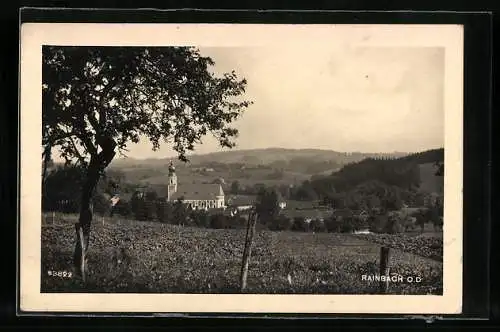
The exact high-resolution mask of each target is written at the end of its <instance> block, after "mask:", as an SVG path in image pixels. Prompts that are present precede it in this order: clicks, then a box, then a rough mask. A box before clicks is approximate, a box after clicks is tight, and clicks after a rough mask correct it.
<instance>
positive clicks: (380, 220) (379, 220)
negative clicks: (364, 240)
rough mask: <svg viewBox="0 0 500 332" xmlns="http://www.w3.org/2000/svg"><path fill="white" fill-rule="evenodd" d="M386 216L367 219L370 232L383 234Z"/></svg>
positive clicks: (377, 215) (374, 216) (378, 215)
mask: <svg viewBox="0 0 500 332" xmlns="http://www.w3.org/2000/svg"><path fill="white" fill-rule="evenodd" d="M387 220H388V216H387V215H386V214H376V215H373V216H370V218H368V224H369V227H370V232H372V233H383V232H384V227H385V225H386V224H387Z"/></svg>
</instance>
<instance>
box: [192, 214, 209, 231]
mask: <svg viewBox="0 0 500 332" xmlns="http://www.w3.org/2000/svg"><path fill="white" fill-rule="evenodd" d="M190 218H191V220H192V223H193V224H194V226H198V227H206V228H208V227H210V226H211V225H210V215H209V214H208V213H207V212H206V211H193V212H191V215H190Z"/></svg>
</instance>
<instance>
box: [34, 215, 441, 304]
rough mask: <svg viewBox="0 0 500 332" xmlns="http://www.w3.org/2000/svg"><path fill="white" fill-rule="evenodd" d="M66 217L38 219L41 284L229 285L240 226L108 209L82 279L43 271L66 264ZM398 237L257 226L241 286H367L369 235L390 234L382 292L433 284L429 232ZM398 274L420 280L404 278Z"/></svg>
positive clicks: (69, 228) (436, 275)
mask: <svg viewBox="0 0 500 332" xmlns="http://www.w3.org/2000/svg"><path fill="white" fill-rule="evenodd" d="M75 221H76V216H72V215H57V216H56V217H55V219H54V220H51V219H50V218H49V220H48V221H43V222H42V251H41V254H42V262H41V276H42V277H41V290H42V292H119V293H130V292H134V293H239V274H240V268H241V258H242V252H243V247H244V238H245V230H244V229H231V230H215V229H203V228H191V227H181V226H174V225H167V224H159V223H148V222H137V221H128V220H117V219H114V220H110V219H109V218H107V219H106V220H105V222H104V223H103V222H102V220H101V219H100V218H96V219H95V221H94V224H93V228H92V235H91V243H90V248H89V269H90V270H89V280H88V281H87V284H86V285H85V286H83V285H82V283H81V281H80V280H79V278H77V277H71V278H69V277H66V278H65V277H60V276H54V275H49V273H53V272H56V274H57V272H58V271H71V258H72V252H73V248H74V241H75V234H74V227H73V224H74V222H75ZM53 222H54V223H53ZM401 241H409V240H408V239H406V238H405V237H402V236H399V237H398V236H395V237H393V238H391V236H389V235H385V236H379V235H372V234H368V235H351V234H333V233H316V234H313V233H296V232H271V231H258V232H257V233H256V237H255V240H254V247H253V250H252V257H251V261H250V267H249V276H248V289H247V292H248V293H259V294H273V293H275V294H276V293H278V294H306V293H313V294H371V293H376V291H377V284H376V283H375V282H371V281H366V280H362V275H370V274H377V273H378V264H379V263H378V260H379V251H380V244H378V243H385V244H387V243H389V244H391V243H392V244H393V243H399V248H398V249H393V250H391V258H390V259H391V260H390V266H391V273H397V274H399V275H402V276H403V277H404V278H405V281H404V282H398V283H391V284H390V285H389V293H391V294H422V295H423V294H442V289H443V287H442V275H443V271H442V259H439V248H436V246H435V245H436V243H439V240H436V239H434V237H432V236H426V237H425V238H422V239H420V240H418V241H417V240H414V241H413V242H411V241H410V242H408V243H409V244H408V245H404V244H401ZM429 241H430V242H429ZM377 242H378V243H377ZM412 243H413V244H412ZM427 243H430V245H427ZM426 246H428V248H427V249H426ZM438 247H439V245H438ZM399 249H404V250H409V251H413V252H414V253H418V254H420V253H424V255H425V256H427V257H422V256H419V255H416V254H414V253H409V252H405V251H403V250H399ZM441 250H442V241H441ZM429 251H432V252H433V254H432V255H431V254H428V253H429ZM425 253H427V254H425ZM429 257H431V258H429ZM288 276H290V277H288ZM408 276H412V277H417V276H418V277H421V278H422V281H421V282H420V283H415V282H413V283H409V282H406V277H408Z"/></svg>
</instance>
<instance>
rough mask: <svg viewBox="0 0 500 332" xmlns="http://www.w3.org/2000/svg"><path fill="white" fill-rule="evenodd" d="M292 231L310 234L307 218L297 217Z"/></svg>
mask: <svg viewBox="0 0 500 332" xmlns="http://www.w3.org/2000/svg"><path fill="white" fill-rule="evenodd" d="M292 230H293V231H296V232H309V223H307V222H306V220H305V218H302V217H295V218H294V219H293V225H292Z"/></svg>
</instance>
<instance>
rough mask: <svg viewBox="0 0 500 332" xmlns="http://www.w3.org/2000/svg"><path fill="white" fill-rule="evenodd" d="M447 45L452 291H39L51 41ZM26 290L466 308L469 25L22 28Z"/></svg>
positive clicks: (117, 305) (55, 306) (233, 309)
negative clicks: (46, 55) (46, 56)
mask: <svg viewBox="0 0 500 332" xmlns="http://www.w3.org/2000/svg"><path fill="white" fill-rule="evenodd" d="M325 42H327V43H337V44H338V45H339V47H344V46H346V45H353V46H407V47H408V46H409V47H411V46H415V47H422V46H429V47H444V48H445V80H444V93H445V96H444V104H445V122H444V123H445V128H444V129H445V150H444V151H445V202H444V208H445V209H444V235H443V241H444V245H443V247H444V248H443V250H444V254H443V255H444V256H443V285H444V287H443V295H442V296H434V295H423V296H416V295H415V296H413V295H411V296H410V295H247V294H241V295H215V294H210V295H194V294H193V295H185V294H145V295H143V294H81V293H80V294H69V293H65V294H53V293H50V294H47V293H41V292H40V273H41V272H40V264H41V261H40V238H41V237H40V232H41V200H40V197H41V183H40V174H41V162H40V151H41V146H40V142H41V123H42V116H41V114H42V93H41V86H42V84H41V82H42V70H41V69H42V65H41V62H42V45H44V44H52V45H75V46H78V45H81V46H83V45H88V46H97V45H114V46H174V45H179V46H186V45H193V46H199V47H202V46H219V47H224V46H227V47H235V46H259V45H268V44H271V43H272V44H274V45H279V44H280V43H281V44H290V43H293V44H295V43H301V44H303V45H304V47H306V45H312V44H316V45H321V43H325ZM20 63H21V68H20V70H21V74H20V78H21V84H20V87H21V91H20V93H21V107H20V128H21V133H20V134H21V149H20V151H21V164H20V168H19V169H20V177H19V183H20V190H21V195H20V218H19V222H20V248H19V259H20V276H19V277H20V278H19V287H20V297H19V301H20V303H19V305H20V309H21V310H22V311H34V312H47V311H49V312H144V313H145V312H171V313H179V312H198V313H202V312H228V313H245V312H253V313H399V314H413V313H415V314H451V313H456V314H458V313H461V308H462V228H463V224H462V219H463V217H462V164H463V156H462V149H463V148H462V136H463V128H462V118H463V115H462V114H463V27H462V26H460V25H347V24H346V25H274V24H273V25H265V24H255V25H254V24H82V23H25V24H22V26H21V61H20Z"/></svg>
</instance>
